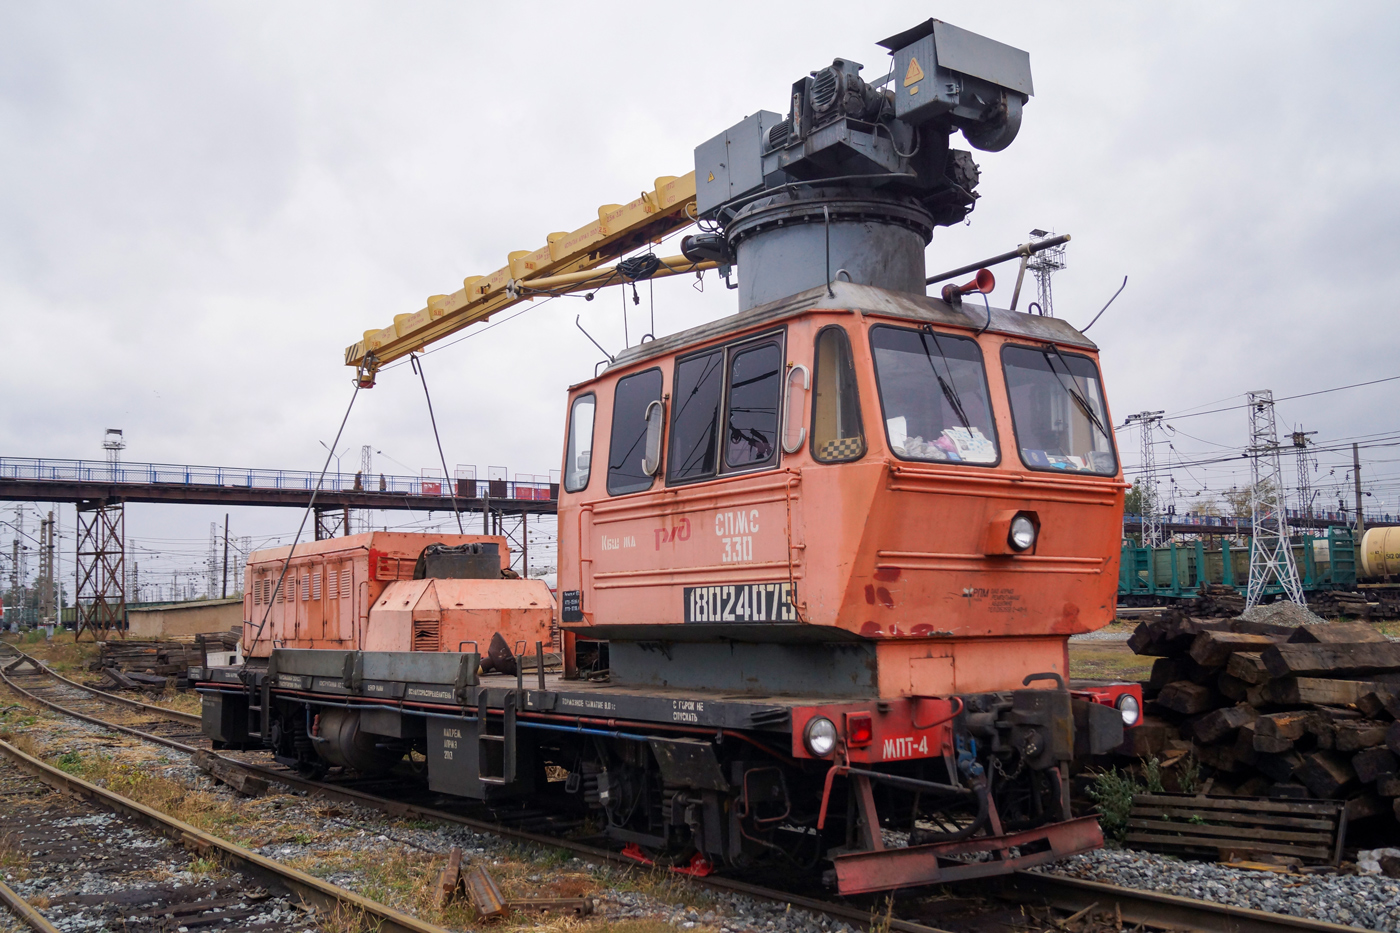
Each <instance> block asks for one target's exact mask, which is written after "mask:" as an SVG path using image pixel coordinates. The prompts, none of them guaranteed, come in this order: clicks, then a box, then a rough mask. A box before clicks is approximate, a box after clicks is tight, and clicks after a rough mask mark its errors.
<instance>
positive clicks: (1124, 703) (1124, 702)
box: [1118, 693, 1142, 726]
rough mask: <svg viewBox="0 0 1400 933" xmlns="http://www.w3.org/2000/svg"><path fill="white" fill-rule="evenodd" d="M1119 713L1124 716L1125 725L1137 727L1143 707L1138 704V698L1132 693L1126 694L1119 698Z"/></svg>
mask: <svg viewBox="0 0 1400 933" xmlns="http://www.w3.org/2000/svg"><path fill="white" fill-rule="evenodd" d="M1118 712H1120V713H1122V714H1123V725H1125V726H1135V725H1137V721H1138V717H1139V716H1141V715H1142V706H1141V705H1140V704H1139V703H1138V699H1137V697H1135V696H1133V695H1132V694H1131V693H1125V694H1123V695H1122V696H1120V697H1119V698H1118Z"/></svg>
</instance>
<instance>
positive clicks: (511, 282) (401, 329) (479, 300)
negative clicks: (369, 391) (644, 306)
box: [345, 172, 715, 387]
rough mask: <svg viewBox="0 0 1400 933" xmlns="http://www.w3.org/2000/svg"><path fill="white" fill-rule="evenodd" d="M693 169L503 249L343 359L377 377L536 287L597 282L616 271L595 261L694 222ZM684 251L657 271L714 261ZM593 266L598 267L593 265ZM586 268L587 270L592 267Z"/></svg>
mask: <svg viewBox="0 0 1400 933" xmlns="http://www.w3.org/2000/svg"><path fill="white" fill-rule="evenodd" d="M695 217H696V214H695V173H694V172H690V173H688V174H686V175H681V176H679V177H677V176H670V175H668V176H663V177H661V178H658V179H656V184H655V187H654V188H652V190H650V191H643V192H642V193H641V196H640V197H638V198H636V199H634V200H632V201H629V202H628V203H626V204H604V205H603V206H601V207H599V208H598V216H597V218H595V219H594V220H592V221H590V222H589V223H587V224H585V225H584V226H582V227H580V228H578V229H577V230H574V231H573V232H572V233H551V234H549V235H548V236H547V237H545V241H546V242H545V245H544V246H541V247H539V248H538V249H534V250H517V251H515V252H511V253H509V254H507V258H506V264H505V265H504V266H502V267H501V268H499V269H497V270H496V271H495V272H492V273H491V274H489V275H469V276H467V277H466V278H465V279H463V280H462V287H461V288H460V289H458V290H457V291H455V292H453V293H452V294H450V295H432V296H430V297H429V298H428V301H427V304H426V305H425V306H424V307H423V308H420V309H419V310H418V311H417V312H415V313H412V314H397V315H395V316H394V323H393V324H391V325H390V326H388V327H385V328H382V329H379V330H367V331H365V332H364V337H363V339H361V340H360V341H359V342H358V343H355V344H354V345H352V346H350V347H347V348H346V350H345V364H346V365H347V366H354V367H356V368H357V370H358V371H359V379H360V384H361V385H362V386H364V387H369V386H372V385H373V384H374V373H375V371H376V370H378V368H379V367H380V366H382V365H384V364H385V363H388V362H391V361H393V360H396V359H399V358H401V357H404V356H407V355H408V354H410V353H412V352H414V351H417V350H421V349H422V348H423V347H424V346H426V345H427V344H429V343H432V342H434V341H436V340H441V339H442V338H444V337H446V336H448V335H450V334H453V333H456V332H457V331H459V330H461V329H463V328H465V327H468V326H470V325H472V324H474V323H476V322H477V321H484V320H486V319H487V318H489V317H490V316H491V315H493V314H495V313H496V312H498V311H501V310H503V309H505V308H508V307H510V306H512V305H514V304H517V303H519V302H521V301H526V300H529V299H530V298H533V297H534V296H535V295H537V294H541V293H555V292H557V291H569V290H575V289H577V288H594V287H597V286H598V285H600V284H604V283H605V282H606V280H607V279H608V278H609V277H610V276H611V275H612V274H613V273H612V272H611V271H610V270H600V269H599V267H600V266H602V265H603V264H604V263H606V262H608V261H609V260H612V259H616V258H618V257H620V256H623V255H625V254H626V253H629V252H631V251H632V250H635V249H638V248H640V247H641V246H643V245H645V244H647V243H656V242H659V241H660V240H661V238H662V237H665V236H667V235H669V234H671V233H674V232H676V231H677V230H683V229H685V228H686V227H688V226H690V225H691V224H693V223H695ZM714 265H715V264H714V263H713V262H703V263H696V262H692V261H691V260H688V259H685V258H683V257H673V258H669V259H663V260H661V264H660V266H659V267H658V268H657V270H656V272H655V273H654V276H655V277H660V276H665V275H675V274H677V273H680V272H690V271H698V270H701V269H707V268H713V267H714ZM594 270H597V271H594ZM590 273H591V274H590Z"/></svg>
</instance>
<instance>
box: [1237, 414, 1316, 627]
mask: <svg viewBox="0 0 1400 933" xmlns="http://www.w3.org/2000/svg"><path fill="white" fill-rule="evenodd" d="M1247 398H1248V402H1249V462H1250V474H1251V475H1250V479H1251V485H1250V487H1249V506H1250V524H1251V525H1252V526H1253V530H1254V540H1253V546H1252V547H1251V548H1250V551H1249V590H1248V592H1247V593H1246V595H1245V608H1246V609H1249V608H1252V607H1254V606H1257V605H1259V603H1260V601H1261V600H1262V599H1263V597H1264V591H1265V589H1266V588H1267V587H1268V586H1269V585H1270V581H1276V582H1277V585H1278V586H1279V587H1280V588H1281V589H1282V590H1283V594H1284V595H1285V596H1286V597H1288V599H1289V600H1291V601H1292V602H1295V603H1297V604H1298V605H1300V606H1306V605H1307V601H1306V600H1305V599H1304V598H1303V587H1302V584H1301V583H1299V581H1298V566H1297V564H1295V563H1294V561H1293V547H1292V545H1291V544H1290V542H1289V532H1288V513H1287V512H1286V511H1285V510H1284V493H1283V464H1282V462H1281V458H1280V451H1279V443H1278V425H1277V423H1276V421H1275V420H1274V393H1273V392H1271V391H1268V390H1263V391H1259V392H1250V393H1249V395H1248V396H1247Z"/></svg>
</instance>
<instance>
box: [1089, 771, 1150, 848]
mask: <svg viewBox="0 0 1400 933" xmlns="http://www.w3.org/2000/svg"><path fill="white" fill-rule="evenodd" d="M1141 791H1142V787H1141V786H1140V785H1139V784H1138V782H1137V781H1135V780H1134V779H1133V776H1132V775H1131V774H1129V773H1128V772H1127V771H1119V770H1118V769H1117V768H1110V769H1109V770H1107V771H1100V772H1099V773H1098V774H1096V775H1095V776H1094V783H1093V784H1091V785H1090V786H1089V788H1088V794H1089V797H1090V799H1091V800H1093V801H1094V809H1095V810H1097V811H1098V812H1099V825H1100V826H1101V827H1103V831H1104V835H1106V836H1108V837H1110V838H1111V839H1115V840H1117V841H1118V842H1122V841H1123V837H1124V836H1125V835H1127V832H1128V815H1129V814H1130V813H1131V812H1132V809H1133V795H1134V794H1137V793H1141Z"/></svg>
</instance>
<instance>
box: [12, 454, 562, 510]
mask: <svg viewBox="0 0 1400 933" xmlns="http://www.w3.org/2000/svg"><path fill="white" fill-rule="evenodd" d="M320 476H321V474H320V473H317V472H312V471H308V470H269V469H260V468H255V467H222V466H196V465H192V464H177V463H109V462H107V461H105V460H50V459H41V458H31V457H0V480H5V479H12V480H27V481H39V482H64V483H112V484H126V485H142V486H149V485H173V486H214V487H219V488H225V489H289V490H301V491H310V490H312V489H315V488H316V483H317V480H318V479H320ZM451 483H456V492H457V496H458V497H459V498H463V499H475V498H477V497H478V496H479V495H481V496H486V497H489V498H492V499H540V500H549V499H557V498H558V497H559V471H558V470H551V471H549V473H548V474H534V473H517V474H515V479H513V480H510V479H484V480H483V479H477V478H476V477H475V476H454V477H453V478H452V480H451ZM451 483H449V481H448V480H445V479H444V478H442V477H441V476H431V475H429V476H403V475H388V474H384V473H376V474H373V475H371V476H364V475H363V474H361V473H327V474H326V475H325V479H324V480H322V482H321V487H320V488H321V491H322V492H387V493H399V494H402V495H408V496H428V497H438V496H449V495H451V494H452V489H451V488H450V485H451Z"/></svg>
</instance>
